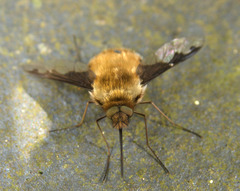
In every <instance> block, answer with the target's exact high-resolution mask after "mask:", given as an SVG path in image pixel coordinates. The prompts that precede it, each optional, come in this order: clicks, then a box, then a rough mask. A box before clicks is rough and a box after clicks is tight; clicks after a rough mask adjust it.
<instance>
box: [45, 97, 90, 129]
mask: <svg viewBox="0 0 240 191" xmlns="http://www.w3.org/2000/svg"><path fill="white" fill-rule="evenodd" d="M90 103H94V102H93V101H88V102H87V104H86V107H85V110H84V113H83V116H82V120H81V122H80V123H79V124H77V125H75V126H72V127H65V128H61V129H53V130H50V131H49V132H55V131H62V130H67V129H74V128H77V127H80V126H81V125H82V124H83V121H84V119H85V116H86V113H87V109H88V105H89V104H90Z"/></svg>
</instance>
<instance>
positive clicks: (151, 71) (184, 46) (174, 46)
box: [137, 38, 203, 85]
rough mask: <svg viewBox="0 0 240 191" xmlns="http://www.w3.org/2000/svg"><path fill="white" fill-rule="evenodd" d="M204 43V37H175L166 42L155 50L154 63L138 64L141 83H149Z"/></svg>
mask: <svg viewBox="0 0 240 191" xmlns="http://www.w3.org/2000/svg"><path fill="white" fill-rule="evenodd" d="M202 45H203V39H197V40H195V41H188V40H187V39H185V38H179V39H174V40H172V41H171V42H169V43H166V44H164V45H163V46H162V47H161V48H159V49H158V50H157V51H156V52H155V61H154V62H155V63H154V64H152V65H144V64H140V65H139V66H138V68H137V74H138V75H139V77H140V79H141V84H142V85H145V84H147V83H148V82H149V81H151V80H152V79H154V78H156V77H157V76H158V75H160V74H161V73H163V72H165V71H166V70H168V69H170V68H172V67H173V66H175V65H176V64H178V63H180V62H183V61H184V60H186V59H188V58H190V57H191V56H193V55H194V54H196V53H197V52H198V51H199V50H200V48H201V47H202Z"/></svg>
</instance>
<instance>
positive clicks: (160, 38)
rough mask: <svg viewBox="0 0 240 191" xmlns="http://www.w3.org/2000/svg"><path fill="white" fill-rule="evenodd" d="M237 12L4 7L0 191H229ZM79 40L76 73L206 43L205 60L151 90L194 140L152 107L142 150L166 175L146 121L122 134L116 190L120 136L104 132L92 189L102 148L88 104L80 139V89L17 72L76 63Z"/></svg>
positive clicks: (210, 5)
mask: <svg viewBox="0 0 240 191" xmlns="http://www.w3.org/2000/svg"><path fill="white" fill-rule="evenodd" d="M239 10H240V4H239V1H238V0H235V1H234V0H218V1H214V0H209V1H190V0H180V1H174V0H170V1H163V0H140V1H120V0H119V1H110V0H106V1H98V0H90V1H81V0H78V1H76V0H69V1H64V0H54V1H49V2H48V1H43V0H32V1H27V0H18V1H14V0H1V2H0V104H1V107H0V135H1V136H0V158H1V159H0V190H88V191H89V190H237V189H238V188H239V186H240V185H239V176H240V173H239V172H240V171H239V158H240V150H239V147H240V144H239V135H240V133H239V126H240V107H239V105H240V97H239V95H240V94H239V93H240V89H239V81H240V66H239V60H240V56H239V55H240V43H239V42H240V32H239V28H240V19H239ZM73 35H76V36H77V37H78V40H79V44H80V47H81V56H82V59H83V61H84V62H85V63H87V62H88V60H89V59H90V58H91V57H92V56H94V55H95V54H96V53H98V52H100V51H101V50H103V49H105V48H110V47H127V48H131V49H134V50H136V51H138V52H139V53H141V54H142V55H143V56H147V55H149V54H150V53H151V52H152V51H154V50H157V48H159V47H160V46H161V45H162V44H163V43H165V42H167V41H170V40H171V39H173V38H175V37H183V36H184V37H192V36H196V37H204V38H205V45H204V47H203V49H202V50H201V51H200V52H199V53H198V54H197V55H195V56H194V57H193V58H191V59H189V60H188V61H186V62H185V63H181V64H180V65H179V66H177V67H175V68H173V69H171V70H169V71H167V72H166V73H164V74H163V75H162V76H160V77H158V78H157V79H155V80H154V81H153V82H151V83H150V84H149V85H148V89H147V93H146V95H145V98H144V100H152V101H154V102H155V104H156V105H158V106H159V107H160V108H161V109H162V110H163V111H164V112H165V113H166V114H167V115H168V116H169V117H170V118H171V119H173V120H174V121H175V122H176V123H178V124H180V125H182V126H184V127H186V128H189V129H191V130H193V131H196V132H198V133H199V134H201V135H202V136H203V138H202V139H199V138H197V137H195V136H193V135H191V134H188V133H186V132H183V131H180V130H177V129H175V128H173V127H171V125H170V124H168V123H167V122H166V121H165V120H164V119H163V118H161V117H160V116H159V114H158V113H157V111H155V110H154V108H152V107H151V106H141V107H138V110H139V111H141V112H144V113H146V114H147V117H148V126H149V140H150V143H151V145H152V147H153V149H154V150H155V151H156V153H157V154H158V156H159V157H160V158H161V160H162V161H163V162H164V164H165V165H166V166H167V168H168V169H169V171H170V174H169V175H166V174H165V173H164V171H163V170H162V169H161V167H160V166H159V165H158V164H157V163H156V161H155V160H154V159H153V158H152V157H151V156H149V154H148V152H149V151H148V150H147V147H146V145H145V134H144V121H143V119H142V118H140V117H133V118H132V120H131V123H130V126H129V129H127V130H124V131H123V136H124V157H125V158H124V165H125V169H124V172H125V175H124V177H125V179H124V180H122V179H121V178H120V177H121V176H120V163H119V143H118V132H117V131H116V130H115V129H113V128H112V127H111V123H110V122H109V121H103V122H101V126H102V127H103V129H104V132H105V135H106V136H107V139H108V141H109V143H110V145H111V147H112V148H113V151H112V157H111V166H110V173H109V181H108V182H107V183H105V184H101V183H98V179H99V178H100V176H101V173H102V171H103V168H104V165H105V160H106V148H105V145H104V142H103V140H102V137H101V135H100V133H99V131H98V129H97V126H96V124H95V119H96V118H97V117H100V116H102V111H101V109H99V108H98V107H96V106H94V105H92V106H90V108H89V112H88V113H87V116H86V121H85V123H84V125H83V126H82V127H81V128H79V129H74V130H71V131H64V132H58V133H52V134H49V133H48V131H49V130H50V129H55V128H63V127H67V126H71V125H75V124H77V123H79V122H80V120H81V117H82V114H83V111H84V108H85V104H86V102H87V101H88V100H89V95H88V92H87V91H86V90H83V89H79V88H76V87H72V86H70V85H66V84H62V83H59V82H54V81H50V80H42V79H38V78H35V77H33V76H30V75H28V74H26V73H24V72H23V71H22V70H21V67H20V66H21V64H26V63H35V62H39V61H44V62H45V63H46V64H48V62H52V61H54V60H66V64H70V63H73V62H74V56H75V53H74V46H73V42H72V36H73Z"/></svg>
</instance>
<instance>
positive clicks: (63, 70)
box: [23, 61, 95, 90]
mask: <svg viewBox="0 0 240 191" xmlns="http://www.w3.org/2000/svg"><path fill="white" fill-rule="evenodd" d="M67 63H68V62H65V66H64V64H63V63H62V62H61V61H58V62H56V64H55V65H56V66H57V65H58V67H53V68H49V66H48V68H47V67H43V66H44V65H45V64H41V65H40V64H38V65H28V64H27V65H24V66H23V69H24V70H25V71H26V72H28V73H31V74H34V75H36V76H39V77H42V78H48V79H52V80H57V81H61V82H65V83H69V84H72V85H75V86H78V87H82V88H86V89H89V90H92V89H93V88H92V83H93V81H94V79H95V74H94V72H93V71H92V70H90V69H88V70H85V71H82V70H80V68H79V67H78V69H76V68H75V66H74V67H70V68H69V67H67Z"/></svg>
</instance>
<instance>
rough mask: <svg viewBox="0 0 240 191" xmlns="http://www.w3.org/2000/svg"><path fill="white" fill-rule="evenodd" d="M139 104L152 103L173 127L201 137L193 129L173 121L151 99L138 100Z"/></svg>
mask: <svg viewBox="0 0 240 191" xmlns="http://www.w3.org/2000/svg"><path fill="white" fill-rule="evenodd" d="M139 104H152V106H153V107H155V109H156V110H158V112H159V113H160V114H161V115H162V116H163V117H165V118H166V119H167V120H168V121H169V122H170V123H171V124H172V125H173V126H174V127H176V128H178V129H182V130H183V131H186V132H189V133H192V134H194V135H196V136H197V137H199V138H202V136H201V135H199V134H198V133H195V132H194V131H191V130H189V129H186V128H184V127H182V126H180V125H178V124H176V123H174V122H173V121H172V120H171V119H170V118H169V117H168V116H166V115H165V114H164V113H163V112H162V111H161V110H160V109H159V108H158V107H157V106H156V105H155V104H154V103H153V102H152V101H144V102H140V103H139Z"/></svg>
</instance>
